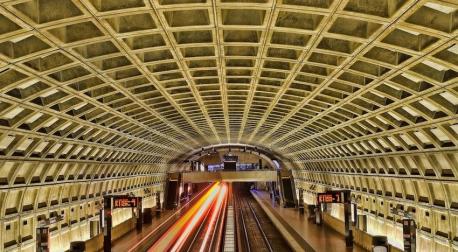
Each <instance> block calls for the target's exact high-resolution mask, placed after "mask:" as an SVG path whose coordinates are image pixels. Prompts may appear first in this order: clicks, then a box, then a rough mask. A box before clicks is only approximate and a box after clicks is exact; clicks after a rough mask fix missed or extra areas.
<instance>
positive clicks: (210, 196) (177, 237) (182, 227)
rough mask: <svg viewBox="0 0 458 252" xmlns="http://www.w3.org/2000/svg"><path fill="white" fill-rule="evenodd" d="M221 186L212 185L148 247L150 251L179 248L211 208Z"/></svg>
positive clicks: (217, 184)
mask: <svg viewBox="0 0 458 252" xmlns="http://www.w3.org/2000/svg"><path fill="white" fill-rule="evenodd" d="M220 189H221V186H220V185H219V183H215V184H214V185H212V187H211V188H210V189H209V190H208V191H207V192H206V193H205V194H204V195H203V196H202V198H200V199H199V200H198V201H197V202H196V204H195V205H194V206H192V207H191V209H189V210H188V212H186V214H185V215H183V216H182V217H181V218H180V219H178V221H177V222H175V224H173V225H172V227H170V228H169V229H168V230H167V232H166V233H164V234H163V235H162V236H161V238H159V240H158V241H157V242H156V243H155V244H154V245H153V246H152V247H151V248H149V249H148V251H149V252H157V251H168V250H169V249H170V248H171V247H172V246H173V248H172V249H171V251H175V250H177V249H179V248H180V247H181V246H182V245H183V243H184V242H185V241H186V239H187V238H188V236H189V234H190V233H191V231H192V230H193V229H194V228H195V226H196V225H197V224H198V223H199V221H200V220H201V219H202V218H203V215H204V213H205V212H206V211H207V210H208V209H209V208H210V205H211V203H212V202H213V200H214V199H215V198H216V196H217V195H218V192H219V191H220Z"/></svg>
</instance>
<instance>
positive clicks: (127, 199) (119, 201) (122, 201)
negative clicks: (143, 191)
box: [113, 196, 140, 209]
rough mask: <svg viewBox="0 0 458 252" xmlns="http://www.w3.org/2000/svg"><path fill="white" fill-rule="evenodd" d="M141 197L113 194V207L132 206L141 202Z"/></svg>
mask: <svg viewBox="0 0 458 252" xmlns="http://www.w3.org/2000/svg"><path fill="white" fill-rule="evenodd" d="M139 201H140V198H139V197H131V196H113V209H115V208H132V207H137V206H138V204H139Z"/></svg>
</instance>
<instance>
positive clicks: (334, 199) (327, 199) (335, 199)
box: [318, 191, 345, 203]
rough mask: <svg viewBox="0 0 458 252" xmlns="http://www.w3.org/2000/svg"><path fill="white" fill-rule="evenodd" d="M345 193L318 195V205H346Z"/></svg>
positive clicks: (336, 192)
mask: <svg viewBox="0 0 458 252" xmlns="http://www.w3.org/2000/svg"><path fill="white" fill-rule="evenodd" d="M344 194H345V193H344V192H343V191H329V192H325V193H318V203H344V202H345V197H344Z"/></svg>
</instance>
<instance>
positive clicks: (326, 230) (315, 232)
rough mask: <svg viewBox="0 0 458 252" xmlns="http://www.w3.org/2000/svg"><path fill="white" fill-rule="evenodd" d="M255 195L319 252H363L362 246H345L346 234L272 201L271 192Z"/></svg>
mask: <svg viewBox="0 0 458 252" xmlns="http://www.w3.org/2000/svg"><path fill="white" fill-rule="evenodd" d="M253 195H254V196H255V197H258V199H260V202H262V203H263V204H265V205H267V206H269V208H270V209H271V210H273V211H275V213H277V215H280V216H281V217H282V218H283V220H284V221H285V222H286V223H288V224H289V225H290V227H291V228H292V229H294V230H295V231H296V232H297V234H299V236H300V237H301V238H302V239H303V240H304V241H305V242H306V243H308V244H309V245H310V246H311V247H312V248H313V249H314V250H315V251H317V252H328V251H329V252H341V251H342V252H350V251H352V252H363V251H367V250H365V249H363V248H362V247H359V246H357V245H354V247H353V248H347V247H346V246H345V239H344V236H343V235H341V234H339V233H338V232H337V231H335V230H333V229H332V228H330V227H328V226H325V225H320V226H319V225H316V224H314V223H313V222H311V221H309V220H307V216H306V215H300V214H299V212H298V211H297V210H296V209H294V208H282V207H280V206H279V205H277V204H275V203H274V202H272V201H271V199H270V197H269V194H268V193H267V192H263V191H253Z"/></svg>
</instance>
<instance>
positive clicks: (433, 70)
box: [0, 0, 458, 163]
mask: <svg viewBox="0 0 458 252" xmlns="http://www.w3.org/2000/svg"><path fill="white" fill-rule="evenodd" d="M457 8H458V5H457V3H456V1H453V0H452V1H449V2H446V1H441V2H439V1H404V0H376V1H362V0H348V1H337V0H334V1H333V0H320V1H311V0H306V1H297V0H283V1H273V0H252V1H249V0H246V1H235V0H213V1H211V0H174V1H172V0H150V1H147V0H125V1H108V0H74V1H72V0H32V1H27V0H26V1H22V0H21V1H5V0H2V1H0V27H1V28H0V93H1V96H0V125H1V126H0V127H1V128H0V130H1V131H0V133H1V136H0V150H1V155H2V156H3V157H11V158H27V159H31V158H37V159H51V160H56V159H58V160H70V159H74V160H96V161H106V162H131V163H164V162H166V161H168V160H171V159H173V158H174V157H176V156H178V155H180V154H182V153H186V152H190V151H192V150H195V149H198V148H200V147H201V146H207V145H211V144H220V143H248V144H253V145H257V146H263V147H266V148H269V149H272V150H275V151H276V152H279V153H282V154H283V155H285V156H288V157H290V158H292V159H293V160H296V161H299V162H302V161H310V162H312V161H316V160H323V159H331V160H332V159H333V158H337V157H352V156H355V157H360V156H363V157H364V156H373V155H381V154H386V153H394V152H400V153H402V152H405V153H412V152H414V153H415V152H424V151H441V150H448V151H450V150H451V151H455V150H456V146H457V144H458V138H457V136H458V134H457V132H458V124H457V118H456V113H457V110H458V85H457V82H456V80H457V78H456V77H457V76H458V74H457V72H456V71H457V66H458V61H457V59H458V57H457V54H458V44H457V42H458V40H457V34H458V33H457V27H458V22H457V15H458V11H457Z"/></svg>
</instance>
